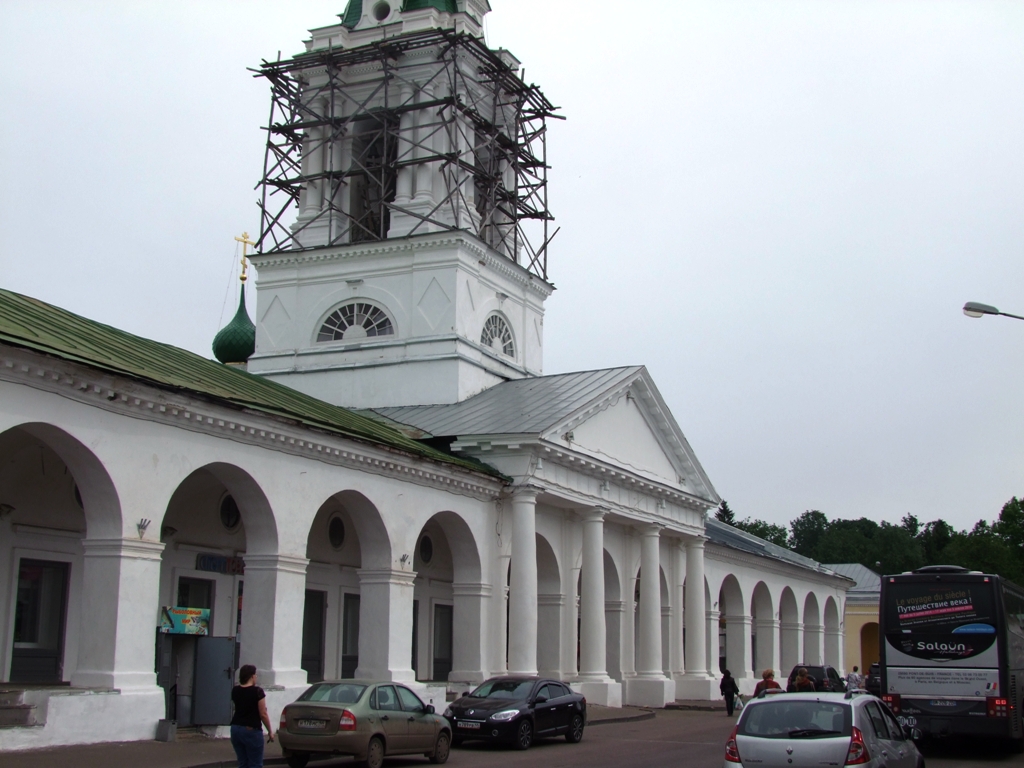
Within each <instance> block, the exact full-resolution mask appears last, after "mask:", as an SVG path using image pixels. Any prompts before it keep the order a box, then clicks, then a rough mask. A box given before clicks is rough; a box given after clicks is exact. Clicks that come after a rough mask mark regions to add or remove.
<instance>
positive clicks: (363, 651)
mask: <svg viewBox="0 0 1024 768" xmlns="http://www.w3.org/2000/svg"><path fill="white" fill-rule="evenodd" d="M357 574H358V575H359V667H358V668H357V669H356V677H358V678H369V679H375V678H377V679H382V680H402V681H407V682H413V681H414V680H415V673H414V672H413V670H412V667H411V666H410V662H411V658H412V601H413V583H414V582H415V580H416V573H415V571H396V570H392V569H390V568H382V569H379V570H361V571H357ZM248 594H249V590H248V588H246V595H248ZM300 619H301V616H300ZM301 627H302V622H301V620H300V621H299V631H300V632H301V631H302V629H301ZM300 640H301V635H300Z"/></svg>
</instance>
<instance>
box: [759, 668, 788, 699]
mask: <svg viewBox="0 0 1024 768" xmlns="http://www.w3.org/2000/svg"><path fill="white" fill-rule="evenodd" d="M772 688H776V689H778V690H782V686H781V685H779V684H778V683H777V682H775V670H774V669H766V670H765V671H764V672H762V673H761V682H759V683H758V684H757V685H756V686H754V698H757V697H758V696H762V695H764V692H765V691H769V690H771V689H772Z"/></svg>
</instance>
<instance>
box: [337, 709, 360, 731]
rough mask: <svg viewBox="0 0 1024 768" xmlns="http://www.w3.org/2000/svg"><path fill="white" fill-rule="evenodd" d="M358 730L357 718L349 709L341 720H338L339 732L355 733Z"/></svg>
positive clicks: (342, 715) (344, 712) (343, 713)
mask: <svg viewBox="0 0 1024 768" xmlns="http://www.w3.org/2000/svg"><path fill="white" fill-rule="evenodd" d="M355 729H356V716H355V715H353V714H352V713H351V712H349V711H348V710H347V709H346V710H344V711H343V712H342V713H341V719H340V720H338V730H339V731H354V730H355Z"/></svg>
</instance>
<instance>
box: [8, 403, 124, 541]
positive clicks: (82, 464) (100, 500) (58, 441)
mask: <svg viewBox="0 0 1024 768" xmlns="http://www.w3.org/2000/svg"><path fill="white" fill-rule="evenodd" d="M16 430H21V431H22V432H24V433H25V434H27V435H29V436H31V437H33V438H35V439H36V440H38V441H39V442H41V443H43V444H44V445H46V446H47V447H48V448H50V449H51V450H52V451H53V452H54V453H56V454H57V455H58V456H59V457H60V459H61V461H63V462H64V464H65V465H66V466H67V468H68V470H69V471H70V472H71V475H72V476H73V477H74V479H75V483H76V484H77V486H78V492H79V494H80V495H81V498H82V509H83V511H84V513H85V523H86V538H90V539H119V538H122V537H123V536H125V531H124V517H123V514H122V510H121V500H120V497H119V495H118V493H117V489H116V487H115V486H114V481H113V480H112V479H111V477H110V475H109V474H108V472H107V470H106V467H104V466H103V462H102V461H100V459H99V457H97V456H96V454H95V453H93V452H92V451H91V450H90V449H89V448H87V447H86V446H85V445H84V444H83V443H82V442H81V441H80V440H78V438H76V437H74V436H73V435H71V434H69V433H68V432H66V431H64V430H63V429H61V428H60V427H56V426H54V425H53V424H46V423H43V422H30V423H26V424H19V425H18V426H16V427H12V428H11V429H10V430H7V431H6V432H5V433H4V434H7V432H14V431H16Z"/></svg>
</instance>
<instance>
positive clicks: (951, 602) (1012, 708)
mask: <svg viewBox="0 0 1024 768" xmlns="http://www.w3.org/2000/svg"><path fill="white" fill-rule="evenodd" d="M879 609H880V610H879V634H880V635H881V638H880V640H881V643H880V644H879V645H880V648H881V654H880V655H881V658H880V667H881V670H880V671H881V692H882V698H883V699H884V700H885V701H886V703H888V704H889V706H890V707H891V708H892V711H893V713H894V714H895V715H896V716H897V717H898V718H899V720H900V722H901V724H903V725H906V726H910V727H911V728H916V729H918V730H920V731H921V732H922V733H923V734H924V735H928V736H945V735H950V734H968V735H969V734H975V735H984V736H996V737H1003V738H1006V739H1010V740H1012V741H1013V743H1014V745H1015V746H1016V747H1017V748H1018V749H1024V731H1022V722H1021V699H1022V697H1024V696H1022V688H1024V590H1022V589H1021V588H1020V587H1018V586H1016V585H1015V584H1013V583H1011V582H1008V581H1006V580H1004V579H1002V578H1000V577H999V576H996V575H993V574H984V573H980V572H978V571H968V570H967V569H965V568H960V567H957V566H929V567H926V568H921V569H919V570H916V571H913V572H912V573H903V574H900V575H893V576H885V577H883V578H882V593H881V603H880V606H879Z"/></svg>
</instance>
